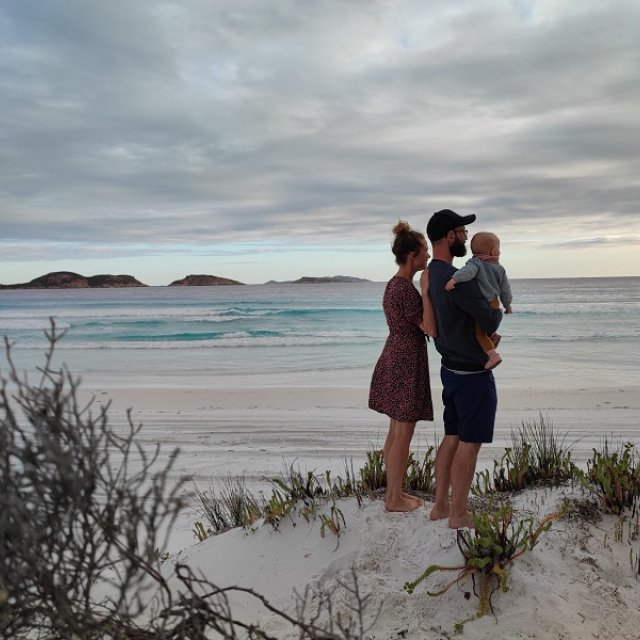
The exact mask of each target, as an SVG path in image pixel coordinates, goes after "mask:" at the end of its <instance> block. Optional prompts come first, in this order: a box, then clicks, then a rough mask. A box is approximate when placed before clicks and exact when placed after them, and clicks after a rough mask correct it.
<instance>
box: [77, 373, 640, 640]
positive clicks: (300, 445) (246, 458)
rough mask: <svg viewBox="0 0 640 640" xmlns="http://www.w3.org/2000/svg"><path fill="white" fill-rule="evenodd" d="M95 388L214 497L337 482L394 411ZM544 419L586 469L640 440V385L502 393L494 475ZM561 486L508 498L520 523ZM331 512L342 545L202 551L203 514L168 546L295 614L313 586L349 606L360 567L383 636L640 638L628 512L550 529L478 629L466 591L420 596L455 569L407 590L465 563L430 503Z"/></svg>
mask: <svg viewBox="0 0 640 640" xmlns="http://www.w3.org/2000/svg"><path fill="white" fill-rule="evenodd" d="M125 387H126V388H125ZM91 393H94V394H95V395H96V401H97V402H98V403H100V404H103V403H105V402H108V401H111V403H112V406H111V410H110V417H111V420H112V422H114V424H115V425H116V426H118V425H121V426H122V427H123V428H124V424H125V415H126V409H127V408H131V409H132V417H133V420H134V422H136V423H138V422H141V423H143V425H144V427H143V430H142V432H141V437H142V438H143V440H144V441H148V442H149V444H150V445H152V444H154V443H156V442H159V443H160V444H161V445H162V447H163V450H164V451H166V452H168V451H169V450H170V449H172V448H173V447H175V446H178V447H180V449H181V452H182V453H181V455H180V457H179V459H178V466H177V469H176V474H187V475H188V476H190V477H192V478H193V480H194V481H195V482H197V483H198V485H199V486H203V487H205V488H206V486H207V483H208V482H210V481H212V479H213V482H216V481H217V480H221V479H224V478H225V477H226V476H227V475H228V474H231V475H233V476H244V477H246V478H247V485H248V486H250V487H256V488H268V483H267V481H268V479H269V478H272V477H274V476H276V475H278V474H279V473H280V472H282V470H283V467H284V466H285V464H291V463H296V465H298V466H299V467H300V469H301V470H303V471H304V470H315V471H316V472H318V473H322V472H323V471H324V470H325V469H331V470H332V472H335V473H340V472H341V470H343V469H344V461H345V460H353V464H354V467H355V469H356V470H357V469H358V467H359V466H361V464H362V463H363V461H364V459H365V451H366V450H367V449H370V448H372V447H374V446H380V445H381V443H382V441H383V439H384V436H385V434H386V428H387V423H386V419H385V417H384V416H381V415H377V414H375V413H373V412H371V411H369V410H368V409H367V408H366V400H367V390H366V388H364V386H362V385H360V386H357V385H356V386H352V387H349V386H347V385H343V386H341V387H333V388H332V387H321V388H310V387H303V386H300V387H296V386H295V385H290V386H288V387H282V386H276V385H274V386H273V387H272V388H269V387H266V386H265V385H263V386H261V387H258V386H256V387H255V388H251V387H245V388H228V387H227V388H225V387H222V386H218V388H213V389H204V388H197V387H196V388H194V387H192V388H185V387H184V386H178V385H176V386H174V387H173V388H167V387H166V386H165V387H163V388H161V387H159V386H154V385H152V384H148V382H147V383H145V385H144V386H142V385H140V386H138V387H136V385H132V384H128V385H122V387H120V388H118V387H115V386H113V385H112V386H111V387H110V388H109V389H108V390H107V391H104V390H102V391H100V390H98V388H97V387H96V388H95V389H93V391H92V389H91V386H88V387H87V386H85V387H83V394H91ZM439 393H440V391H439V389H438V388H437V387H435V388H434V398H435V400H436V407H435V410H436V421H435V423H433V424H432V423H426V422H423V423H419V426H418V428H417V430H416V436H415V437H414V442H413V445H412V449H413V450H414V451H415V452H416V453H418V454H419V453H420V452H424V451H425V449H426V447H427V446H428V445H429V444H433V443H434V442H435V440H436V436H438V437H439V434H440V430H441V419H440V415H439V414H440V411H441V406H440V404H439V400H438V398H439ZM540 415H542V416H544V417H545V419H546V420H548V421H550V422H551V423H552V424H553V426H554V428H555V429H556V431H557V432H558V433H559V434H561V435H564V434H566V439H565V444H566V445H567V446H570V447H571V448H572V452H573V456H574V459H575V460H576V461H577V462H578V463H582V464H586V460H587V458H588V457H589V456H590V454H591V449H592V447H598V446H599V445H601V444H602V440H603V438H604V437H605V436H607V437H609V438H610V440H614V441H617V440H630V441H632V442H634V443H636V445H637V444H638V424H639V422H640V421H639V417H640V389H638V388H637V387H625V386H623V385H621V386H620V387H616V388H611V387H579V388H573V387H571V385H570V381H568V384H567V387H566V388H563V389H558V388H555V389H546V388H540V387H535V388H534V387H530V388H510V387H509V386H508V384H505V386H504V388H501V389H500V407H499V412H498V419H497V427H496V436H495V440H494V443H493V444H492V445H491V446H487V447H484V448H483V450H482V455H481V461H480V466H485V467H486V466H490V465H491V464H492V460H493V459H494V458H499V457H500V456H501V455H502V453H503V452H504V447H505V446H507V445H508V444H509V439H510V433H511V430H512V429H517V428H518V427H519V426H520V424H521V423H522V422H523V421H535V420H537V419H538V418H539V416H540ZM186 487H187V490H189V489H191V488H192V487H193V484H192V483H187V485H186ZM563 491H568V490H551V489H539V490H527V491H525V492H524V493H522V494H520V495H518V496H515V497H514V499H513V503H514V505H515V506H516V508H517V509H518V514H519V515H520V516H522V517H524V516H527V515H530V516H531V517H533V518H534V520H535V521H539V520H541V519H542V518H543V517H545V516H546V515H548V514H549V513H552V512H554V511H556V510H557V509H558V508H559V505H560V503H561V498H562V493H563ZM337 506H338V508H339V509H340V511H341V512H342V514H343V516H344V520H345V526H344V527H343V529H342V531H341V533H340V536H339V537H336V536H335V535H334V534H333V533H331V532H330V531H328V530H327V531H325V535H324V536H322V535H321V523H320V520H319V519H316V520H313V521H311V522H309V523H308V522H306V521H305V520H303V519H301V518H298V517H296V516H294V517H293V519H285V520H283V521H282V523H281V525H280V529H279V531H274V530H273V529H272V528H271V527H270V526H269V525H264V526H261V525H260V523H256V526H255V529H254V531H253V532H246V531H244V530H241V529H235V530H232V531H229V532H227V533H224V534H221V535H218V536H215V537H212V538H209V539H207V540H206V541H204V542H201V543H199V544H195V537H194V534H193V531H192V530H193V525H194V523H195V521H196V520H199V519H202V518H201V516H199V515H198V514H197V512H195V510H187V512H186V513H185V517H184V518H183V520H181V522H180V523H179V524H178V527H177V529H176V531H175V532H174V535H173V537H172V539H171V543H170V549H169V551H170V552H171V553H172V554H173V559H176V558H178V559H179V560H181V561H186V562H188V563H189V564H190V565H191V566H193V567H196V568H198V569H199V570H201V571H202V572H203V573H204V574H205V575H206V576H207V577H208V578H209V579H210V580H212V581H213V582H214V583H216V584H218V585H219V586H232V585H237V586H242V587H249V588H253V589H255V590H256V591H258V592H259V593H262V594H263V595H265V596H266V597H267V598H268V599H269V600H270V601H271V602H272V603H273V604H274V605H276V606H278V607H281V608H283V609H284V610H286V611H288V612H289V613H291V614H294V613H295V610H296V592H297V593H298V594H301V593H303V592H304V591H305V589H308V590H309V591H308V593H309V595H313V597H314V601H315V602H317V598H318V597H319V594H321V593H323V592H324V593H330V594H332V595H333V596H334V597H335V598H336V601H337V602H338V603H342V606H344V604H345V603H346V602H347V592H346V591H345V587H344V584H345V582H348V580H349V579H350V576H351V569H352V568H353V569H355V570H356V572H357V575H358V580H359V588H360V590H361V593H362V594H363V595H367V594H370V595H371V601H370V603H369V607H368V609H367V614H366V616H365V621H366V623H367V624H368V625H371V629H370V631H369V632H368V634H367V636H366V637H370V638H375V639H378V640H381V639H391V638H425V639H431V638H434V639H435V638H451V637H452V636H453V635H454V633H455V625H456V624H457V623H460V622H464V621H467V622H464V635H465V637H470V638H474V639H482V638H492V639H494V638H505V639H507V638H508V639H518V640H525V639H531V640H533V639H537V640H542V639H549V640H551V639H554V640H555V639H559V638H562V639H564V640H584V639H586V638H603V639H604V638H607V639H616V640H637V639H638V638H640V631H639V629H640V576H638V575H637V571H638V569H637V566H635V568H634V565H633V564H632V559H633V557H634V556H633V554H638V553H640V542H639V541H638V537H637V527H636V528H635V529H634V528H633V527H634V526H635V525H633V524H632V523H630V521H629V519H628V518H627V521H626V522H624V523H622V522H621V521H620V519H619V518H617V517H614V516H605V517H604V518H603V519H602V520H601V521H594V522H592V523H590V524H585V523H581V522H579V521H577V520H566V519H563V520H559V521H556V522H554V524H553V526H552V528H551V530H550V531H549V532H548V533H546V534H545V535H543V536H542V537H541V539H540V542H539V544H538V545H537V546H536V547H535V548H534V549H533V550H531V551H529V552H527V553H525V554H524V555H523V556H522V557H520V558H518V559H517V560H516V561H515V562H514V564H513V566H512V567H511V568H510V576H511V577H510V583H509V584H510V588H509V591H508V592H506V593H502V592H500V591H498V592H496V593H495V594H494V596H493V600H492V602H493V608H494V614H493V615H492V614H489V615H487V616H485V617H483V618H481V619H472V618H473V616H474V613H475V610H476V607H477V604H478V600H477V598H476V597H475V596H471V598H470V599H468V600H467V599H465V596H464V592H465V591H471V588H472V585H471V581H468V582H466V583H463V584H461V585H460V586H459V587H458V586H455V585H454V587H453V588H451V589H450V590H449V591H448V592H447V593H446V594H444V595H443V596H440V597H438V598H433V597H430V596H428V595H427V594H426V591H427V590H428V589H433V588H436V587H437V586H439V585H442V584H444V582H445V581H448V580H450V579H451V578H452V577H454V576H455V573H453V574H452V573H447V574H435V575H433V576H431V577H430V578H429V579H428V580H427V582H426V584H425V585H421V586H419V587H418V588H417V589H416V592H415V593H414V594H412V595H409V594H408V593H406V592H405V591H404V590H403V584H404V583H405V582H406V581H410V580H413V579H415V578H416V577H417V576H418V575H420V574H421V573H422V572H423V571H424V570H425V569H426V567H427V566H428V565H430V564H433V563H439V564H443V565H447V566H456V565H459V564H460V563H461V560H462V556H461V553H460V551H459V549H458V547H457V545H456V534H455V532H454V531H452V530H450V529H448V528H447V526H446V524H445V523H444V522H432V521H430V520H429V518H428V508H429V503H427V504H426V507H425V508H424V509H420V510H418V511H416V512H413V513H409V514H389V513H386V512H385V511H384V508H383V504H382V502H381V501H379V500H373V501H370V500H367V501H365V503H364V504H363V506H362V507H358V505H357V501H356V500H355V499H347V500H342V501H340V502H339V503H338V505H337ZM635 522H636V523H637V516H636V520H635ZM621 530H622V531H623V533H622V534H620V531H621ZM616 531H617V532H618V533H616ZM314 594H315V595H314ZM232 604H233V605H234V607H237V611H239V612H241V615H240V617H241V618H242V619H243V620H245V621H252V620H254V619H255V620H257V621H260V623H261V624H262V625H264V626H265V628H266V629H268V630H269V631H270V632H271V633H272V634H273V635H274V637H278V638H283V639H284V638H288V637H291V638H293V637H296V636H295V635H289V634H291V633H292V631H291V629H290V628H287V626H286V625H284V624H283V623H281V622H278V621H277V620H276V619H274V617H273V616H272V615H271V616H270V615H268V614H267V612H266V611H265V610H264V608H263V607H262V606H261V605H259V603H258V602H257V601H255V600H252V599H251V598H249V597H248V596H247V597H245V596H242V597H234V598H232ZM378 611H379V613H378Z"/></svg>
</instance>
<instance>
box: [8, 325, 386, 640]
mask: <svg viewBox="0 0 640 640" xmlns="http://www.w3.org/2000/svg"><path fill="white" fill-rule="evenodd" d="M46 335H47V338H48V340H49V344H50V347H49V350H48V352H47V354H46V356H45V365H44V367H43V368H42V369H40V370H39V371H40V374H39V379H38V381H37V382H35V383H31V382H30V381H29V379H28V376H27V375H26V374H25V375H20V374H19V372H18V371H17V369H16V367H15V366H14V364H13V361H12V358H11V348H10V345H9V344H8V342H7V340H6V339H5V348H6V359H7V364H8V373H6V374H5V373H4V372H3V375H2V376H0V479H1V481H2V491H0V637H1V638H7V639H8V638H12V639H15V640H33V639H36V638H38V639H41V640H70V639H73V640H125V639H126V640H159V639H162V640H209V638H211V637H216V638H220V639H221V640H239V639H240V638H249V637H250V638H253V639H255V640H267V639H272V638H273V636H272V635H271V633H268V632H266V631H264V630H263V629H261V628H260V627H258V626H256V625H255V624H254V623H253V622H252V621H246V620H242V619H241V618H239V617H237V615H236V614H235V613H234V612H233V611H232V608H231V604H230V599H229V596H230V595H231V594H234V593H235V594H242V595H243V597H245V598H251V599H253V600H254V601H256V602H258V603H259V604H261V606H263V607H264V610H265V611H268V612H269V613H270V614H271V615H272V616H274V617H275V618H277V619H279V620H280V622H281V623H282V624H284V625H285V626H286V627H287V628H288V631H285V634H286V635H289V634H293V635H295V637H297V638H301V639H306V640H330V639H331V640H363V639H364V638H365V637H366V636H365V634H366V633H367V632H368V630H369V629H370V628H371V627H370V626H366V627H365V626H364V625H363V620H365V619H371V616H370V615H369V614H368V611H367V609H368V607H369V596H363V595H362V594H361V593H360V590H359V586H358V582H357V576H356V575H355V574H354V575H352V578H351V580H348V581H345V582H344V585H343V586H344V588H345V590H346V593H347V596H348V598H347V600H346V601H345V598H344V596H342V597H340V598H337V597H335V596H334V594H332V593H324V594H322V599H321V601H322V611H323V612H325V611H331V612H332V611H338V610H339V609H340V614H341V615H339V616H338V618H337V619H335V617H333V616H329V619H328V620H327V619H325V620H323V621H322V622H321V621H320V616H319V613H318V610H317V609H315V608H314V603H317V602H318V599H317V598H315V599H314V602H313V603H310V602H309V601H302V599H301V601H300V603H299V606H298V607H297V612H296V614H295V615H290V614H288V613H285V612H284V611H281V610H280V609H278V608H277V607H275V606H273V605H272V604H271V603H270V602H269V601H268V600H267V599H266V598H265V597H264V596H262V595H261V594H259V593H257V592H255V591H253V590H252V589H246V588H243V587H240V586H228V587H219V586H217V585H216V584H215V583H213V582H212V581H210V580H209V579H207V578H206V577H204V576H202V575H200V574H199V573H198V574H196V572H195V571H194V570H193V569H192V568H191V567H189V566H188V565H186V564H184V563H182V562H179V561H177V560H176V561H175V563H174V564H173V565H171V564H169V563H167V562H166V561H167V560H168V557H169V556H168V554H167V553H166V552H162V551H161V550H162V549H163V548H165V547H166V542H167V536H168V535H169V533H170V531H171V525H172V524H173V523H174V522H175V520H176V518H177V517H178V515H179V514H180V512H181V509H182V507H183V503H182V500H181V498H180V497H179V495H180V494H181V493H182V488H183V486H184V480H182V479H179V480H175V479H174V478H172V469H173V466H174V464H175V460H176V456H177V455H178V454H177V451H172V452H171V453H169V454H167V455H164V456H163V455H162V454H161V452H160V449H159V448H157V447H156V448H155V449H153V450H152V451H150V452H149V451H147V448H146V447H147V446H148V445H145V446H143V445H142V444H141V443H140V442H139V441H138V438H137V436H138V434H139V432H140V430H141V428H142V427H141V425H138V426H136V425H134V424H132V422H131V417H130V414H129V415H128V418H127V426H126V429H125V431H124V433H122V429H120V430H116V429H114V428H113V427H112V426H111V425H110V424H109V420H108V409H109V407H108V405H107V406H103V407H100V408H99V409H96V410H94V404H93V400H91V401H89V402H87V403H84V404H82V403H80V401H79V400H78V396H77V393H78V389H79V381H78V380H77V379H74V378H73V377H72V376H71V375H70V373H69V372H68V370H67V369H66V368H64V367H63V368H62V369H60V370H55V369H53V368H52V365H51V363H52V356H53V351H54V348H55V345H56V344H57V342H58V341H59V340H60V339H61V337H62V336H63V335H64V333H59V332H57V331H56V328H55V325H54V324H53V322H52V323H51V329H50V331H48V332H46ZM134 460H135V468H134V462H133V461H134ZM340 517H341V513H340V512H339V510H337V508H336V510H334V511H332V512H330V515H329V519H330V520H331V522H333V524H334V525H336V526H338V527H339V526H340ZM336 523H337V524H336ZM326 526H327V527H329V528H330V529H331V525H330V524H327V525H326ZM325 528H326V527H325ZM199 529H201V533H202V531H204V532H205V534H206V529H205V528H204V525H202V524H200V527H199ZM160 531H162V532H164V533H163V534H162V535H161V534H160V533H159V532H160ZM163 565H164V567H163ZM163 568H164V571H163ZM165 571H166V572H168V573H170V572H171V571H173V582H169V580H168V578H167V577H166V576H165ZM345 606H346V607H347V612H346V614H344V615H343V610H344V607H345ZM373 620H374V622H373V624H375V615H374V617H373Z"/></svg>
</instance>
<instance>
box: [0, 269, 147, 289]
mask: <svg viewBox="0 0 640 640" xmlns="http://www.w3.org/2000/svg"><path fill="white" fill-rule="evenodd" d="M146 286H147V285H146V284H143V283H142V282H140V281H139V280H136V279H135V278H134V277H133V276H127V275H117V276H114V275H111V274H100V275H97V276H89V277H87V276H82V275H80V274H79V273H73V272H72V271H54V272H52V273H47V274H45V275H43V276H40V277H38V278H34V279H33V280H31V281H30V282H25V283H23V284H0V289H110V288H115V287H146Z"/></svg>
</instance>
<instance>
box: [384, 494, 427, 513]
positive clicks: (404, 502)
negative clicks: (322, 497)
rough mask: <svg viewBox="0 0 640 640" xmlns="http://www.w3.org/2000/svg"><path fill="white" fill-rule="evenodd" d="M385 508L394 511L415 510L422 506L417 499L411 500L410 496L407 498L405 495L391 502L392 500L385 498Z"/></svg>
mask: <svg viewBox="0 0 640 640" xmlns="http://www.w3.org/2000/svg"><path fill="white" fill-rule="evenodd" d="M384 508H385V509H386V510H387V511H394V512H407V511H415V510H416V509H419V508H420V504H419V503H418V502H416V501H415V500H410V499H409V498H405V497H404V496H400V499H399V500H398V501H397V502H395V501H394V502H391V501H390V500H389V501H387V500H385V502H384Z"/></svg>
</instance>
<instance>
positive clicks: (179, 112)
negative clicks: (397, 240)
mask: <svg viewBox="0 0 640 640" xmlns="http://www.w3.org/2000/svg"><path fill="white" fill-rule="evenodd" d="M638 25H640V3H638V2H637V0H609V1H607V2H602V0H540V1H535V0H531V1H527V0H512V1H510V2H509V1H502V0H456V2H451V1H450V0H406V1H403V0H396V1H392V0H317V1H312V0H299V1H293V0H273V1H272V2H258V1H256V0H226V1H223V0H180V1H174V2H170V1H167V0H134V1H132V0H109V1H108V2H104V1H103V0H46V1H45V2H43V1H42V0H3V1H2V3H1V4H0V282H2V283H3V284H11V283H19V282H26V281H29V280H31V279H32V278H35V277H37V276H39V275H42V274H44V273H48V272H50V271H60V270H66V271H75V272H78V273H81V274H83V275H94V274H101V273H113V274H123V273H126V274H131V275H134V276H135V277H137V278H138V279H139V280H141V281H142V282H144V283H146V284H149V285H165V284H168V283H170V282H172V281H173V280H176V279H179V278H182V277H184V276H185V275H187V274H211V275H218V276H223V277H228V278H233V279H236V280H240V281H242V282H246V283H262V282H266V281H268V280H290V279H296V278H298V277H301V276H305V275H308V276H323V275H338V274H340V275H351V276H357V277H362V278H367V279H371V280H376V281H384V280H387V279H388V278H389V277H390V276H391V275H393V273H394V272H395V264H394V261H393V256H392V254H391V252H390V243H391V240H392V235H391V228H392V227H393V225H394V224H395V223H396V222H397V220H398V219H404V220H407V221H408V222H409V223H410V224H411V225H412V226H414V227H415V228H416V229H418V230H420V231H423V232H424V230H425V226H426V223H427V220H428V218H429V216H430V215H431V214H432V213H433V212H434V211H436V210H439V209H443V208H450V209H454V210H455V211H457V212H459V213H461V214H467V213H476V214H477V221H476V222H475V223H474V224H473V225H470V227H469V231H470V234H471V235H472V234H473V232H474V231H479V230H485V231H493V232H494V233H496V234H498V235H499V236H500V238H501V241H502V258H501V261H502V263H503V265H504V266H505V268H506V269H507V272H508V274H509V275H510V277H512V278H527V277H532V278H543V277H567V276H619V275H640V216H639V215H638V213H639V209H640V31H639V29H638ZM463 262H464V259H457V261H456V263H455V264H456V266H461V264H463Z"/></svg>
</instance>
